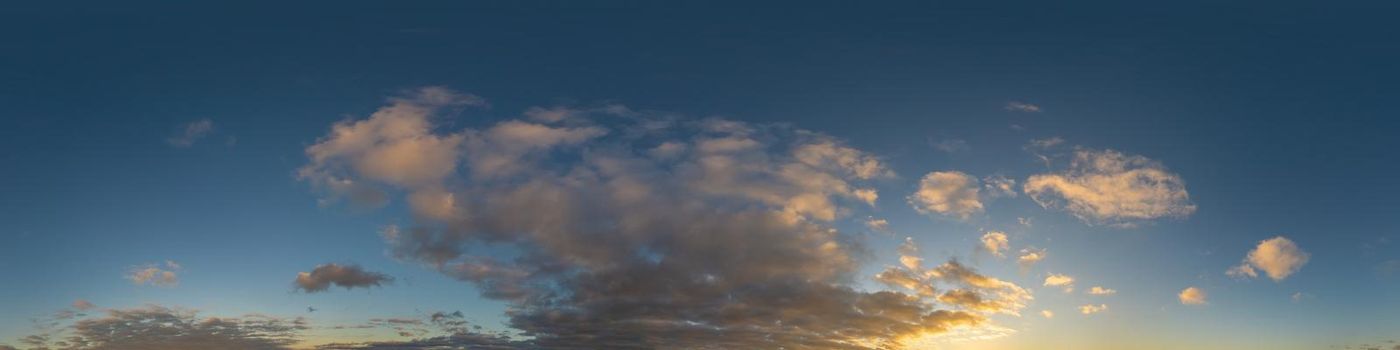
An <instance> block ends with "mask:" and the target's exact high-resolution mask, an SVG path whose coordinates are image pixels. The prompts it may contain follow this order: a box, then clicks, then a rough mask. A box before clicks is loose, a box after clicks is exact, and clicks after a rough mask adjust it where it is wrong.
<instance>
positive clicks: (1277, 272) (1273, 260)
mask: <svg viewBox="0 0 1400 350" xmlns="http://www.w3.org/2000/svg"><path fill="white" fill-rule="evenodd" d="M1308 259H1309V255H1308V253H1307V252H1304V251H1303V250H1302V249H1301V248H1298V245H1297V244H1295V243H1293V241H1291V240H1289V239H1288V238H1284V237H1283V236H1278V237H1274V238H1270V239H1266V240H1263V241H1259V245H1258V246H1255V247H1254V249H1253V250H1250V251H1249V254H1248V255H1246V256H1245V257H1244V261H1242V262H1240V264H1239V265H1237V266H1235V267H1231V268H1230V269H1229V270H1227V271H1225V274H1227V275H1230V276H1231V277H1235V278H1254V277H1258V276H1259V273H1258V272H1257V271H1256V269H1258V270H1263V271H1264V274H1265V275H1267V276H1269V278H1270V279H1273V280H1274V281H1282V280H1283V279H1285V278H1288V276H1290V275H1292V274H1293V273H1296V272H1298V270H1300V269H1302V268H1303V265H1306V264H1307V263H1308Z"/></svg>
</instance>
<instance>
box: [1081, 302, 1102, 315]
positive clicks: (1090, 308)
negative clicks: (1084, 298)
mask: <svg viewBox="0 0 1400 350" xmlns="http://www.w3.org/2000/svg"><path fill="white" fill-rule="evenodd" d="M1106 310H1108V304H1098V305H1094V304H1085V305H1081V306H1079V313H1081V314H1085V315H1092V314H1096V313H1100V312H1104V311H1106Z"/></svg>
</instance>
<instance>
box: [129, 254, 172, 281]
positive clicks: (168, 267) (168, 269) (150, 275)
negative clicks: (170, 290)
mask: <svg viewBox="0 0 1400 350" xmlns="http://www.w3.org/2000/svg"><path fill="white" fill-rule="evenodd" d="M180 269H181V267H180V264H179V263H176V262H174V261H170V260H166V261H165V264H156V263H151V264H144V265H137V266H132V267H131V268H130V269H128V270H127V273H126V279H127V280H129V281H131V283H132V284H136V285H138V286H139V285H146V284H150V285H153V286H157V287H174V286H176V285H179V284H180V276H179V275H178V274H177V272H178V271H180Z"/></svg>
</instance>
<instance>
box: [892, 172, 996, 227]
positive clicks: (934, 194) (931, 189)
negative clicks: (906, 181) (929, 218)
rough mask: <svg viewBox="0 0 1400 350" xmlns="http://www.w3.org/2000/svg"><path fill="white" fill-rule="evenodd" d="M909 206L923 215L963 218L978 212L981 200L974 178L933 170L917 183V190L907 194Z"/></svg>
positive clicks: (962, 174)
mask: <svg viewBox="0 0 1400 350" xmlns="http://www.w3.org/2000/svg"><path fill="white" fill-rule="evenodd" d="M908 200H909V205H911V206H913V207H914V209H915V210H918V211H919V212H920V213H925V214H940V215H947V216H952V217H957V218H961V219H966V218H968V217H969V216H972V215H974V214H978V213H981V212H982V211H983V208H982V197H981V195H980V194H979V189H978V184H977V178H975V177H972V176H971V175H968V174H965V173H962V172H958V171H935V172H931V173H928V174H927V175H924V177H923V179H921V180H919V189H918V191H915V192H914V194H912V195H909V198H908Z"/></svg>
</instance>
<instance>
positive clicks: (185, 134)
mask: <svg viewBox="0 0 1400 350" xmlns="http://www.w3.org/2000/svg"><path fill="white" fill-rule="evenodd" d="M213 131H214V121H212V120H209V119H200V120H196V121H193V122H189V123H187V124H185V125H183V126H181V127H180V131H179V132H177V133H175V135H174V136H170V138H167V139H165V142H166V143H169V144H170V145H171V146H175V147H178V148H186V147H190V146H194V143H195V142H197V141H199V139H202V138H204V136H206V135H209V133H210V132H213Z"/></svg>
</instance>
